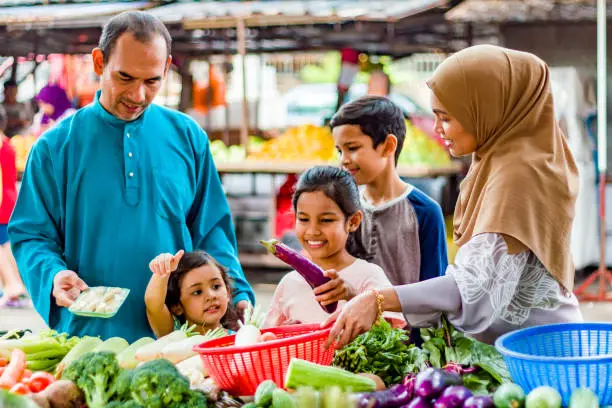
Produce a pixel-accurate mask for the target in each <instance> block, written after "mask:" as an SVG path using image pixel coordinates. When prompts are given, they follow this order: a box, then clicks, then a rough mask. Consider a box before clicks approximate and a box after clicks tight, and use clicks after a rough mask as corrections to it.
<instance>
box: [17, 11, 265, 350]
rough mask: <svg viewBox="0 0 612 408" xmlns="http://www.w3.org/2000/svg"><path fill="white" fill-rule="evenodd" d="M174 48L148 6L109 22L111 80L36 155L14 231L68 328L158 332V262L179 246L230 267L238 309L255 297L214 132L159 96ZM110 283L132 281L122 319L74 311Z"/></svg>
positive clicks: (103, 47)
mask: <svg viewBox="0 0 612 408" xmlns="http://www.w3.org/2000/svg"><path fill="white" fill-rule="evenodd" d="M170 47H171V38H170V35H169V33H168V30H167V29H166V27H165V26H164V25H163V24H162V23H161V22H160V21H159V20H157V19H156V18H154V17H152V16H150V15H149V14H146V13H143V12H128V13H123V14H120V15H118V16H116V17H114V18H112V19H111V20H109V22H108V23H107V24H106V25H105V27H104V29H103V32H102V36H101V37H100V43H99V47H98V48H96V49H95V50H94V51H93V52H92V56H93V63H94V68H95V71H96V74H97V75H99V76H100V84H101V90H100V91H98V92H97V94H96V97H95V100H94V102H93V103H92V104H90V105H88V106H86V107H84V108H83V109H81V110H79V111H77V112H76V113H75V114H74V115H73V116H71V117H69V118H67V119H65V120H63V121H62V122H60V123H59V124H57V125H56V126H55V127H54V128H53V129H51V130H49V131H48V132H47V133H46V134H44V135H43V136H42V137H41V138H40V139H39V140H38V141H37V143H36V144H35V145H34V147H33V148H32V151H31V153H30V156H29V158H28V164H27V167H26V171H25V174H24V177H23V183H22V186H21V191H20V194H19V198H18V200H17V205H16V207H15V210H14V212H13V216H12V218H11V221H10V224H9V236H10V240H11V243H12V246H13V251H14V254H15V258H16V259H17V263H18V266H19V270H20V272H21V274H22V276H23V279H24V282H25V283H26V286H27V288H28V291H29V292H30V295H31V297H32V300H33V302H34V306H35V307H36V310H37V311H38V313H39V314H40V315H41V316H42V317H43V318H44V319H45V321H46V322H47V323H48V324H49V326H50V327H51V328H53V329H55V330H58V331H60V332H68V333H70V334H72V335H79V336H81V335H93V336H97V335H99V336H101V337H102V338H104V339H106V338H109V337H112V336H120V337H123V338H125V339H126V340H128V341H130V342H132V341H134V340H136V339H138V338H140V337H143V336H151V335H152V331H151V329H150V327H149V325H148V322H147V317H146V313H145V304H144V293H145V288H146V286H147V283H148V281H149V279H150V277H151V272H150V271H149V268H148V264H149V262H150V261H151V260H152V259H153V258H154V257H155V256H156V255H158V254H160V253H162V252H171V253H175V252H176V251H177V250H179V249H184V250H186V251H191V250H193V249H203V250H205V251H207V252H208V253H210V254H211V255H212V256H213V257H215V258H216V259H217V260H218V261H219V262H220V263H221V264H223V265H225V266H226V267H228V268H229V269H230V271H231V276H232V278H233V280H234V303H235V304H236V305H237V306H238V308H239V309H240V308H244V307H246V305H247V302H250V303H254V301H255V299H254V294H253V291H252V289H251V287H250V285H249V283H248V282H247V281H246V279H245V277H244V274H243V272H242V269H241V267H240V264H239V262H238V258H237V249H236V238H235V233H234V228H233V223H232V218H231V214H230V211H229V207H228V204H227V200H226V198H225V194H224V192H223V188H222V185H221V182H220V179H219V175H218V173H217V171H216V168H215V165H214V163H213V160H212V156H211V153H210V150H209V143H208V138H207V136H206V134H205V133H204V132H203V131H202V129H201V128H200V127H199V126H198V125H197V124H196V123H195V122H194V121H193V120H192V119H190V118H189V117H188V116H186V115H184V114H182V113H179V112H176V111H172V110H169V109H165V108H163V107H161V106H158V105H154V104H151V102H152V101H153V99H154V97H155V95H156V94H157V93H158V91H159V89H160V87H161V83H162V80H163V79H164V78H165V76H166V73H167V71H168V68H169V66H170V62H171V57H170ZM101 285H102V286H118V287H124V288H129V289H130V290H131V292H130V294H129V296H128V298H127V300H126V301H125V303H124V304H123V306H122V307H121V309H120V310H119V312H118V313H117V315H116V316H115V317H113V318H110V319H100V318H87V317H79V316H75V315H72V314H71V313H70V312H69V310H68V307H69V306H70V305H71V304H72V302H73V301H74V299H75V298H76V297H77V296H78V294H79V293H80V292H81V291H82V290H84V289H85V288H87V287H88V286H101Z"/></svg>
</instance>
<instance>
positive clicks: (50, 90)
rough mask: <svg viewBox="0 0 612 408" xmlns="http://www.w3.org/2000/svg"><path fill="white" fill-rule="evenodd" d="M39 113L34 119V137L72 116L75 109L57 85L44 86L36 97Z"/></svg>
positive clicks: (62, 89)
mask: <svg viewBox="0 0 612 408" xmlns="http://www.w3.org/2000/svg"><path fill="white" fill-rule="evenodd" d="M36 101H37V102H38V107H39V108H40V111H39V112H38V113H37V114H36V116H35V117H34V123H33V130H34V134H35V135H40V134H42V133H43V132H44V131H45V130H47V129H48V128H49V127H51V126H53V124H55V123H57V122H60V121H61V120H62V119H64V118H66V117H68V116H70V115H72V114H73V113H74V112H75V109H74V108H73V106H72V102H70V99H68V94H67V93H66V91H65V90H64V88H62V87H61V86H59V85H46V86H45V87H43V88H42V89H41V90H40V92H39V93H38V95H37V96H36Z"/></svg>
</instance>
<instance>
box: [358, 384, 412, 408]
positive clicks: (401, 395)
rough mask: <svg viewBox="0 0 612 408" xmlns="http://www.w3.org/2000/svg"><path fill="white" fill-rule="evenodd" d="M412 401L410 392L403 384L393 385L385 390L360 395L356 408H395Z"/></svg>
mask: <svg viewBox="0 0 612 408" xmlns="http://www.w3.org/2000/svg"><path fill="white" fill-rule="evenodd" d="M411 399H412V392H411V391H410V389H409V388H408V387H406V386H405V385H404V384H397V385H394V386H392V387H390V388H388V389H386V390H381V391H374V392H370V393H367V394H362V395H361V397H360V398H359V402H358V404H357V407H358V408H396V407H400V406H402V405H404V404H407V403H408V402H410V400H411Z"/></svg>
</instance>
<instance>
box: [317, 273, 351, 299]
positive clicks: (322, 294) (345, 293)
mask: <svg viewBox="0 0 612 408" xmlns="http://www.w3.org/2000/svg"><path fill="white" fill-rule="evenodd" d="M325 276H327V277H328V278H329V279H331V280H330V281H329V282H327V283H324V284H323V285H321V286H317V287H316V288H314V294H315V296H316V297H315V300H316V301H317V302H319V303H320V304H321V305H322V306H327V305H330V304H332V303H336V302H338V301H340V300H351V299H352V298H354V297H355V290H354V289H353V288H352V287H351V286H350V285H349V284H348V283H346V282H345V281H344V280H343V279H342V278H341V277H340V276H339V275H338V272H336V271H335V270H333V269H330V270H329V271H325Z"/></svg>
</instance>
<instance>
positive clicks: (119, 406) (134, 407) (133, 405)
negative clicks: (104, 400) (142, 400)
mask: <svg viewBox="0 0 612 408" xmlns="http://www.w3.org/2000/svg"><path fill="white" fill-rule="evenodd" d="M106 408H143V406H142V405H140V404H139V403H137V402H136V401H134V400H129V401H124V402H119V401H114V402H111V403H110V404H108V405H107V406H106Z"/></svg>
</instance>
